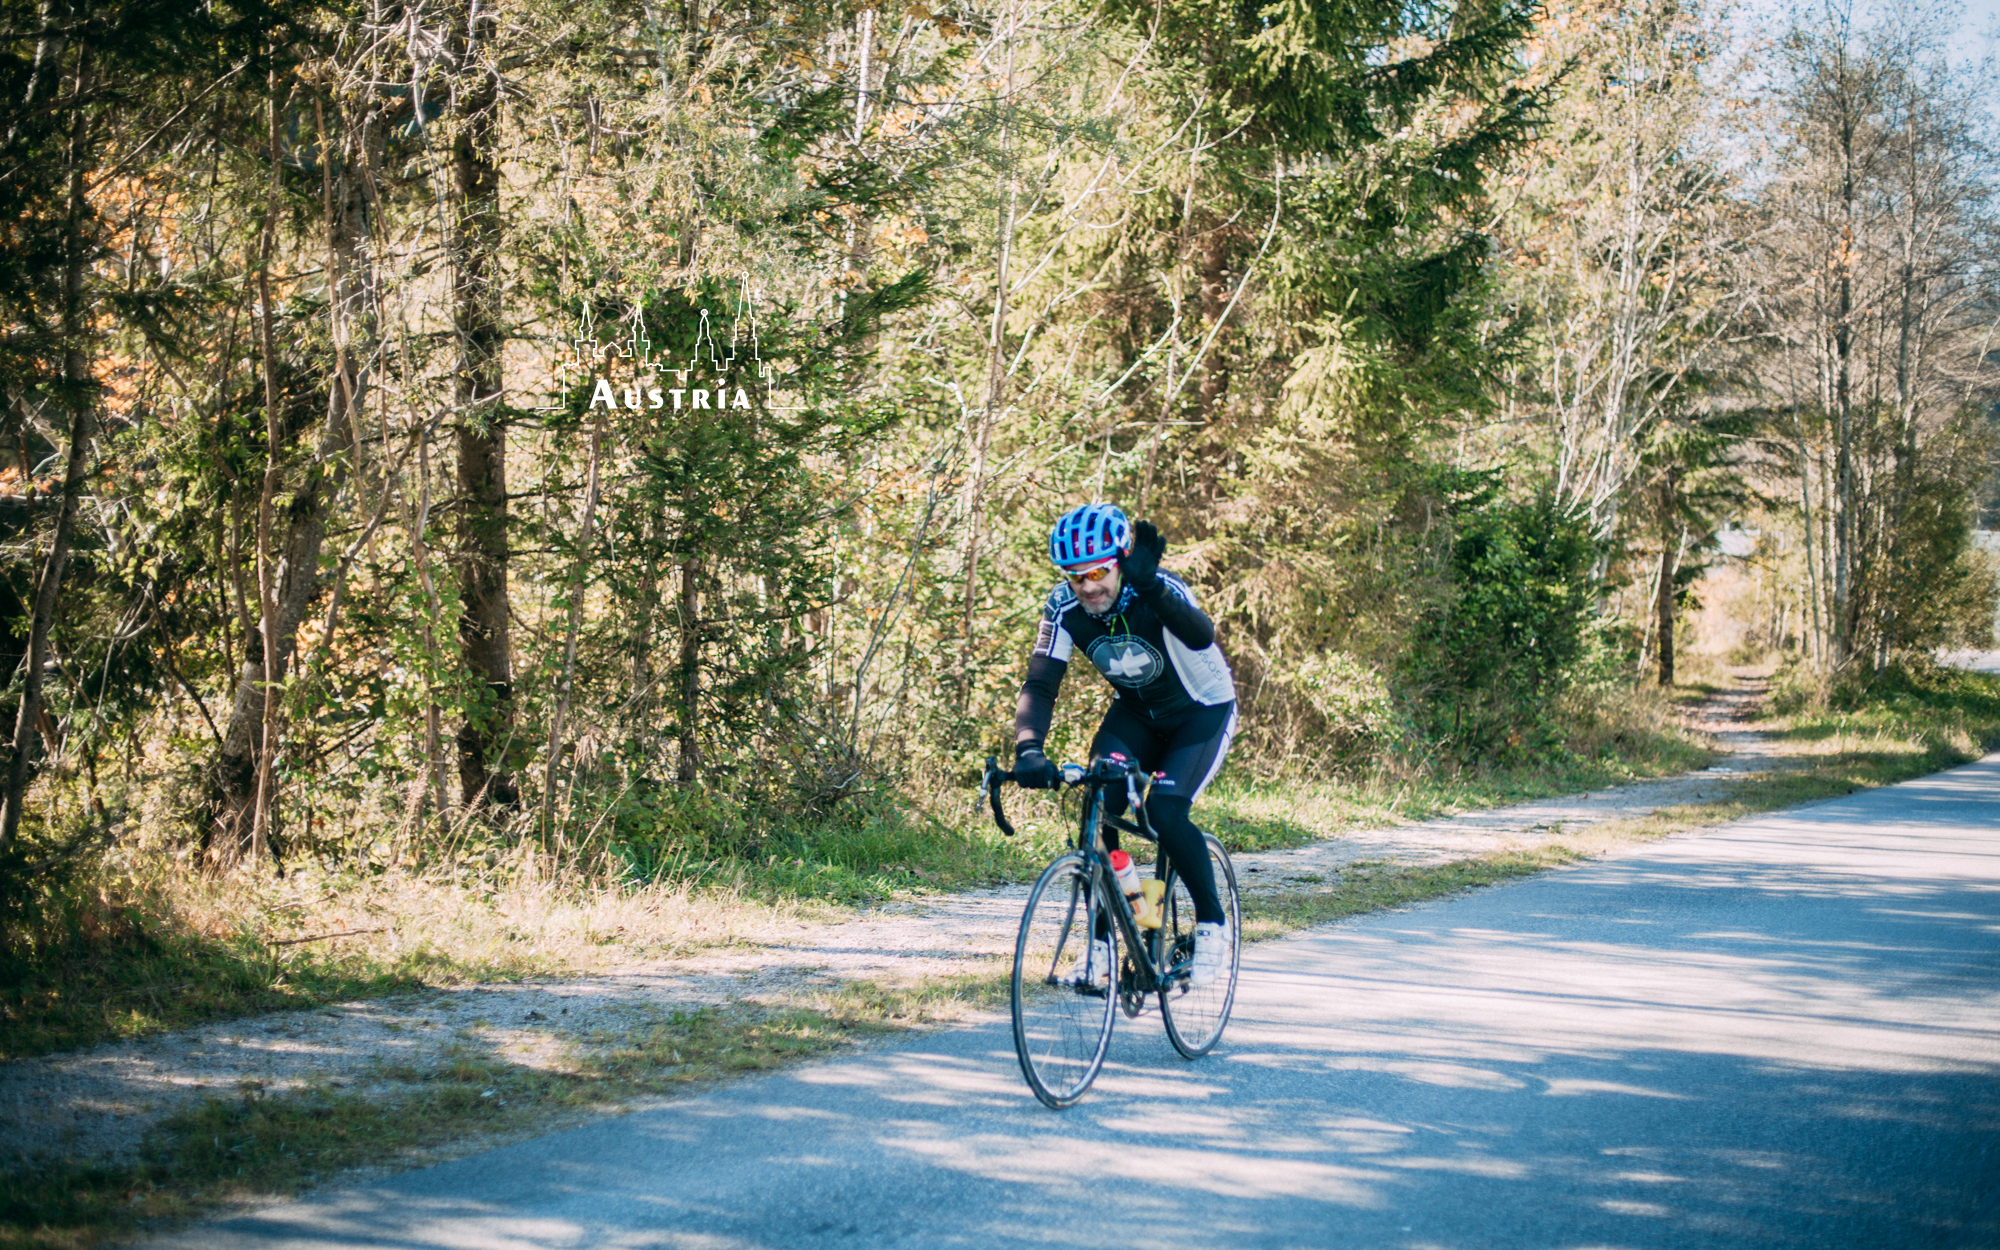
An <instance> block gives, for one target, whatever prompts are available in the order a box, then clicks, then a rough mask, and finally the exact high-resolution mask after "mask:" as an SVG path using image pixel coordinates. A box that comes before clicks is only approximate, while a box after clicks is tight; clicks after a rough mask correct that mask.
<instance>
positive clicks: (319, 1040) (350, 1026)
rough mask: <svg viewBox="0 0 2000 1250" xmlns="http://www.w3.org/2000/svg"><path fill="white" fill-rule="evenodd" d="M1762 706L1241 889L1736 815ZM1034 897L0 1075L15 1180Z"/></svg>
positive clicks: (804, 965) (1245, 861)
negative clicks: (1664, 773) (1622, 760)
mask: <svg viewBox="0 0 2000 1250" xmlns="http://www.w3.org/2000/svg"><path fill="white" fill-rule="evenodd" d="M1764 692H1765V685H1764V682H1763V681H1762V680H1761V679H1760V678H1758V677H1754V676H1751V675H1749V674H1739V675H1738V679H1737V683H1736V685H1735V686H1734V687H1733V688H1732V689H1730V690H1727V691H1724V692H1722V693H1719V694H1717V695H1715V696H1712V697H1711V698H1710V699H1708V700H1706V701H1705V702H1704V703H1703V704H1701V705H1699V706H1698V707H1697V708H1695V709H1694V710H1693V711H1692V712H1691V713H1690V714H1689V718H1688V719H1689V723H1690V725H1691V726H1692V727H1694V728H1696V729H1699V730H1701V731H1702V732H1705V733H1708V734H1710V735H1713V736H1714V737H1715V738H1717V739H1718V740H1720V742H1721V743H1722V744H1723V745H1724V747H1725V748H1726V749H1727V750H1728V751H1729V754H1728V755H1727V756H1726V757H1725V758H1723V759H1722V760H1721V761H1719V762H1718V763H1716V764H1714V765H1712V766H1711V767H1709V768H1706V769H1704V770H1701V771H1699V772H1694V773H1689V774H1685V775H1683V776H1679V777H1672V778H1666V779H1663V780H1658V781H1645V782H1636V783H1633V784H1629V785H1623V786H1618V787H1615V788H1612V789H1608V790H1603V791H1597V792H1593V793H1590V794H1581V795H1573V796H1570V797H1567V798H1559V799H1549V800H1543V801H1539V802H1533V803H1523V804H1517V805H1515V806H1511V807H1504V808H1497V809H1492V810H1488V811H1481V812H1471V813H1467V814H1465V815H1461V816H1454V817H1450V818H1446V819H1437V820H1427V821H1421V822H1412V823H1409V824H1402V825H1394V826H1389V827H1385V828H1381V829H1369V830H1358V831H1350V832H1347V833H1345V834H1343V835H1341V836H1339V837H1336V838H1330V839H1326V840H1323V841H1320V842H1315V843H1313V844H1311V845H1308V846H1304V847H1299V848H1297V849H1294V850H1287V851H1267V852H1263V853H1260V854H1255V855H1241V856H1238V857H1236V864H1237V868H1238V875H1239V877H1240V879H1241V881H1242V886H1243V889H1244V890H1245V892H1246V893H1256V892H1260V891H1266V890H1280V889H1285V888H1288V887H1289V886H1291V885H1292V883H1293V882H1294V881H1295V880H1296V879H1299V878H1305V879H1308V880H1310V879H1313V878H1315V877H1317V878H1322V879H1323V878H1324V877H1326V876H1330V875H1332V874H1334V873H1336V872H1338V870H1339V869H1340V868H1341V867H1342V866H1343V865H1346V864H1350V863H1353V862H1355V861H1358V860H1373V861H1383V860H1387V861H1393V862H1397V863H1428V862H1441V861H1445V860H1451V859H1462V858H1465V857H1467V856H1471V855H1478V854H1481V853H1484V852H1488V851H1493V850H1500V849H1504V848H1507V847H1522V848H1526V847H1532V846H1535V845H1537V844H1539V843H1542V842H1546V841H1549V840H1552V839H1554V838H1557V837H1560V836H1562V834H1563V833H1564V832H1565V831H1574V830H1576V829H1578V828H1582V827H1587V826H1589V825H1593V824H1597V823H1601V822H1604V821H1610V820H1624V819H1628V818H1632V817H1636V816H1643V815H1645V814H1647V813H1649V812H1652V811H1654V810H1655V809H1657V808H1661V807H1669V806H1675V805H1679V804H1685V803H1698V802H1705V801H1708V800H1712V799H1717V798H1721V797H1724V796H1725V795H1727V794H1728V792H1729V790H1730V789H1731V787H1732V785H1733V783H1734V782H1735V781H1736V780H1738V779H1740V778H1741V777H1742V776H1743V775H1744V774H1746V773H1750V772H1755V771H1761V770H1763V769H1766V768H1769V767H1771V766H1772V765H1773V764H1774V763H1775V762H1776V761H1775V759H1774V758H1773V755H1774V751H1773V748H1772V746H1771V744H1770V743H1768V742H1766V741H1765V739H1764V738H1763V736H1762V735H1761V734H1759V733H1757V732H1756V731H1754V730H1752V729H1750V728H1748V727H1747V725H1748V722H1749V721H1750V720H1751V718H1752V717H1753V715H1754V712H1755V709H1756V706H1757V704H1758V702H1759V701H1760V700H1761V699H1762V697H1763V695H1764ZM1026 895H1027V887H1026V886H1007V887H1001V888H998V889H989V890H974V891H969V892H966V893H963V894H954V895H945V896H939V897H934V898H926V899H917V900H911V901H904V902H897V903H891V904H885V905H883V906H880V907H876V908H873V909H869V910H866V911H864V912H861V913H859V914H857V915H855V916H854V917H853V918H852V919H849V920H846V921H843V922H835V923H810V924H808V923H802V922H801V923H786V924H781V925H774V926H773V927H771V928H770V929H768V930H767V931H765V932H764V933H763V934H761V935H759V936H758V938H757V939H756V940H755V941H753V942H750V943H747V944H745V945H742V946H738V947H732V948H727V949H724V950H720V951H716V952H712V953H708V954H704V955H701V956H698V957H694V958H687V959H677V960H673V961H669V962H661V963H657V964H650V965H641V966H635V967H629V968H626V969H623V970H620V971H619V972H617V973H615V974H610V975H604V976H593V977H583V978H575V979H565V980H561V981H554V982H545V983H539V984H535V983H530V984H521V985H498V986H481V987H475V988H470V989H459V990H431V991H427V992H424V993H422V994H418V995H409V996H403V997H398V998H390V999H376V1000H370V1001H364V1002H355V1003H346V1004H341V1005H339V1006H337V1007H332V1008H327V1009H323V1010H319V1011H302V1012H284V1013H279V1014H276V1015H269V1016H261V1017H255V1018H251V1019H243V1020H232V1021H228V1022H225V1023H218V1024H211V1025H206V1026H203V1027H200V1028H194V1029H185V1030H181V1031H178V1032H174V1033H167V1034H162V1035H160V1036H157V1037H153V1038H149V1039H146V1040H144V1041H137V1042H118V1043H110V1044H106V1045H102V1046H98V1047H95V1048H93V1049H91V1050H88V1051H83V1052H78V1053H73V1054H66V1055H52V1056H47V1057H44V1058H40V1059H29V1060H16V1061H13V1062H9V1063H5V1064H0V1140H4V1142H5V1146H4V1148H0V1166H11V1165H13V1164H15V1163H16V1162H18V1161H25V1160H29V1159H33V1158H36V1157H47V1156H51V1155H67V1156H69V1157H71V1158H75V1159H84V1158H93V1159H115V1158H119V1157H124V1156H129V1155H130V1154H131V1152H132V1151H133V1150H134V1149H135V1148H136V1147H137V1146H138V1144H139V1141H140V1139H141V1138H142V1137H143V1136H144V1134H145V1132H146V1130H147V1129H148V1128H150V1127H151V1126H152V1125H154V1124H155V1123H157V1122H159V1121H160V1120H162V1119H164V1118H166V1117H167V1116H170V1115H172V1114H174V1113H176V1112H178V1111H182V1110H185V1109H188V1108H189V1107H192V1106H193V1105H195V1104H196V1103H198V1102H199V1101H200V1100H202V1099H204V1098H208V1097H215V1096H229V1095H233V1094H236V1093H237V1092H239V1091H241V1090H245V1089H253V1088H254V1089H260V1090H263V1091H264V1092H266V1093H270V1094H277V1093H284V1092H288V1091H294V1090H299V1089H302V1088H305V1087H307V1086H309V1085H312V1084H315V1083H319V1084H324V1085H326V1086H329V1087H332V1088H337V1089H348V1090H362V1091H380V1092H383V1093H387V1092H390V1091H391V1090H393V1089H394V1088H396V1087H397V1082H396V1079H395V1076H394V1073H395V1072H396V1070H397V1069H405V1070H411V1069H415V1070H421V1069H422V1068H424V1067H426V1066H429V1065H431V1064H433V1063H435V1062H436V1061H437V1060H438V1059H439V1058H440V1057H441V1056H442V1055H443V1054H444V1053H445V1052H446V1051H448V1050H452V1049H454V1048H465V1047H471V1048H473V1049H476V1050H478V1051H481V1052H484V1053H486V1054H491V1055H496V1056H500V1057H504V1058H506V1059H508V1060H509V1061H511V1062H515V1063H521V1064H525V1065H529V1066H535V1067H543V1066H556V1065H560V1064H562V1063H563V1062H564V1060H565V1056H567V1055H568V1054H569V1053H570V1051H571V1049H572V1048H573V1047H574V1046H575V1045H577V1044H578V1043H586V1044H587V1043H588V1042H589V1041H590V1039H591V1038H592V1037H593V1035H603V1034H609V1035H613V1036H615V1035H618V1034H621V1033H623V1032H625V1031H626V1030H628V1029H629V1028H630V1027H632V1026H633V1025H635V1024H637V1023H639V1022H640V1021H642V1020H643V1019H644V1018H645V1017H647V1016H649V1015H655V1014H657V1013H659V1012H661V1011H663V1010H672V1009H676V1008H687V1007H695V1006H704V1005H713V1004H721V1003H726V1002H730V1001H737V1000H743V999H771V998H774V997H782V996H784V995H786V994H788V993H792V992H796V991H801V990H810V989H814V988H825V987H828V986H833V985H837V984H839V983H841V982H844V981H853V980H869V981H876V982H883V983H892V984H904V985H907V984H911V983H914V982H917V981H920V980H922V979H924V978H928V977H935V976H949V975H953V974H961V973H969V972H978V971H983V970H988V969H992V968H994V967H995V966H996V961H998V960H1000V959H1002V958H1003V957H1006V956H1008V955H1011V953H1012V951H1013V942H1014V931H1015V928H1016V926H1017V925H1018V923H1019V920H1020V909H1021V903H1022V900H1023V899H1024V898H1025V897H1026Z"/></svg>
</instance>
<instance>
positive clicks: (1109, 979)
mask: <svg viewBox="0 0 2000 1250" xmlns="http://www.w3.org/2000/svg"><path fill="white" fill-rule="evenodd" d="M1100 921H1101V922H1102V923H1100ZM1099 930H1101V931H1103V932H1105V933H1106V935H1107V936H1106V939H1105V940H1107V941H1108V942H1109V943H1110V951H1111V966H1110V967H1109V968H1108V969H1103V970H1099V969H1098V968H1096V967H1095V966H1094V961H1093V960H1091V959H1090V955H1089V952H1090V942H1091V934H1092V933H1093V932H1096V931H1099ZM1117 969H1118V933H1117V927H1116V926H1115V925H1113V924H1112V923H1111V917H1110V913H1109V912H1108V911H1107V910H1106V908H1105V900H1104V895H1103V891H1102V890H1101V889H1100V888H1099V886H1098V884H1097V882H1096V880H1095V877H1094V874H1093V873H1092V871H1091V868H1090V865H1089V863H1088V862H1087V861H1085V859H1084V858H1083V856H1081V855H1079V854H1077V853H1076V852H1074V851H1072V852H1070V853H1069V854H1066V855H1062V856H1059V857H1058V858H1057V859H1056V861H1055V862H1054V863H1052V864H1050V865H1049V866H1048V867H1047V868H1046V869H1044V870H1043V871H1042V875H1041V879H1040V880H1038V881H1036V882H1035V888H1034V889H1033V890H1032V891H1030V892H1029V894H1028V905H1027V907H1026V908H1025V909H1023V910H1022V912H1021V932H1020V935H1019V936H1018V937H1017V938H1016V939H1015V942H1014V976H1013V987H1012V1002H1013V1010H1014V1053H1015V1055H1017V1056H1018V1057H1019V1058H1020V1060H1021V1075H1022V1076H1023V1077H1025V1078H1027V1082H1028V1088H1029V1089H1031V1090H1033V1091H1034V1092H1035V1097H1037V1098H1039V1099H1041V1100H1042V1102H1043V1103H1045V1104H1047V1105H1048V1106H1050V1107H1055V1108H1058V1109H1059V1108H1062V1107H1067V1106H1069V1105H1071V1104H1072V1103H1074V1102H1076V1100H1077V1099H1079V1098H1081V1097H1083V1095H1084V1092H1085V1091H1086V1090H1088V1089H1089V1088H1090V1084H1091V1082H1092V1081H1095V1080H1096V1079H1097V1074H1098V1072H1099V1070H1100V1069H1102V1068H1103V1067H1104V1055H1105V1052H1106V1051H1107V1050H1108V1049H1109V1048H1110V1045H1111V1026H1112V1023H1113V1020H1114V1019H1115V1017H1116V1013H1117V1008H1118V987H1117ZM1100 978H1102V980H1103V984H1102V985H1101V986H1100V985H1099V984H1098V981H1099V979H1100Z"/></svg>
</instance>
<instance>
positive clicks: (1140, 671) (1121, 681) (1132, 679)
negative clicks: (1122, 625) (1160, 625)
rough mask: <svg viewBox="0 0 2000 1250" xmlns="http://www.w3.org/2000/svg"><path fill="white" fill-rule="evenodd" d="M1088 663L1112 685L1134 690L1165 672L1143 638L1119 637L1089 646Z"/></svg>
mask: <svg viewBox="0 0 2000 1250" xmlns="http://www.w3.org/2000/svg"><path fill="white" fill-rule="evenodd" d="M1090 659H1091V662H1092V663H1094V664H1096V665H1097V669H1098V671H1099V672H1101V673H1103V674H1104V675H1105V676H1106V677H1107V678H1109V679H1110V680H1111V682H1112V683H1113V684H1114V685H1119V686H1125V687H1127V688H1129V689H1133V690H1137V689H1139V688H1140V687H1142V686H1145V685H1147V684H1149V683H1150V682H1152V681H1153V679H1154V678H1156V677H1158V676H1159V675H1160V674H1161V673H1163V672H1165V671H1166V667H1167V661H1166V659H1165V657H1163V656H1162V655H1161V654H1160V653H1159V652H1158V651H1155V650H1154V649H1153V647H1152V646H1151V644H1149V643H1147V642H1146V640H1145V639H1143V638H1137V637H1134V636H1132V635H1131V634H1121V635H1119V636H1117V637H1115V638H1099V639H1096V640H1095V641H1093V642H1092V643H1091V644H1090Z"/></svg>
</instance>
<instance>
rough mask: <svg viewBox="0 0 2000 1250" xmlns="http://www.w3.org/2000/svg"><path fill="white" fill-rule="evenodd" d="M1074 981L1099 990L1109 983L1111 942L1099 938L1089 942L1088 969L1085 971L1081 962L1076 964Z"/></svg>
mask: <svg viewBox="0 0 2000 1250" xmlns="http://www.w3.org/2000/svg"><path fill="white" fill-rule="evenodd" d="M1076 983H1077V984H1078V985H1094V986H1096V987H1097V988H1098V989H1100V990H1101V989H1104V988H1106V987H1108V986H1109V985H1110V984H1111V943H1109V942H1107V941H1105V940H1104V939H1103V938H1099V939H1097V940H1096V941H1095V942H1092V943H1091V944H1090V969H1089V971H1088V972H1086V971H1085V970H1084V965H1083V964H1081V963H1079V964H1077V966H1076Z"/></svg>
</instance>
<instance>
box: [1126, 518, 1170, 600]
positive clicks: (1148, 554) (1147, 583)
mask: <svg viewBox="0 0 2000 1250" xmlns="http://www.w3.org/2000/svg"><path fill="white" fill-rule="evenodd" d="M1165 554H1167V540H1166V539H1164V538H1162V537H1160V531H1159V530H1158V529H1157V528H1155V526H1154V525H1153V523H1152V522H1151V521H1141V522H1139V523H1138V524H1137V525H1134V526H1133V527H1132V550H1130V551H1128V552H1126V553H1125V554H1124V555H1122V556H1120V557H1118V573H1119V576H1121V577H1123V578H1124V579H1125V584H1126V585H1127V586H1130V587H1131V588H1132V589H1133V590H1134V591H1136V592H1137V593H1138V594H1140V595H1142V596H1144V597H1145V598H1148V599H1150V598H1152V597H1153V596H1155V595H1157V594H1159V593H1160V557H1161V556H1163V555H1165Z"/></svg>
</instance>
